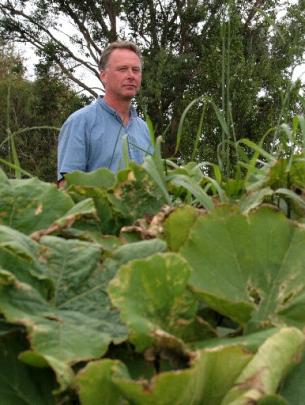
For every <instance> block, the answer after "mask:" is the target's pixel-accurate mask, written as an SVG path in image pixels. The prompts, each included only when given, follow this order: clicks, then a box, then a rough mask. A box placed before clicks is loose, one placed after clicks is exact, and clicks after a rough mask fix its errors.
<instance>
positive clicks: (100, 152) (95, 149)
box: [57, 97, 153, 180]
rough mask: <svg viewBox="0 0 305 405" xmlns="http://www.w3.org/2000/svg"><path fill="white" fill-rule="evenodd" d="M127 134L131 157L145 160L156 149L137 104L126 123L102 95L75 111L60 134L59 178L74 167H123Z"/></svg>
mask: <svg viewBox="0 0 305 405" xmlns="http://www.w3.org/2000/svg"><path fill="white" fill-rule="evenodd" d="M125 137H126V138H127V141H128V142H127V144H128V154H129V158H130V159H131V160H134V161H136V162H137V163H142V162H143V160H144V157H145V156H146V155H147V154H152V153H153V147H152V144H151V140H150V136H149V131H148V128H147V125H146V123H145V122H144V121H143V120H142V119H141V118H140V117H138V115H137V113H136V111H135V109H134V108H131V110H130V118H129V121H128V123H127V125H124V124H123V122H122V120H121V118H120V117H119V115H118V113H117V112H116V111H115V110H114V109H112V108H111V107H109V106H108V104H107V103H106V102H105V101H104V100H103V98H101V97H98V98H97V99H96V100H95V101H94V102H93V103H91V104H90V105H88V106H86V107H84V108H81V109H80V110H78V111H76V112H74V113H73V114H71V115H70V117H69V118H68V119H67V120H66V121H65V123H64V124H63V126H62V128H61V131H60V134H59V140H58V165H57V177H58V180H60V179H61V178H62V177H63V176H62V175H63V174H64V173H69V172H72V171H73V170H81V171H84V172H90V171H93V170H96V169H98V168H100V167H107V168H109V169H111V170H112V171H114V172H116V171H118V170H119V169H120V168H122V167H123V140H124V138H125Z"/></svg>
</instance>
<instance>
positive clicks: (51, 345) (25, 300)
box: [0, 236, 126, 388]
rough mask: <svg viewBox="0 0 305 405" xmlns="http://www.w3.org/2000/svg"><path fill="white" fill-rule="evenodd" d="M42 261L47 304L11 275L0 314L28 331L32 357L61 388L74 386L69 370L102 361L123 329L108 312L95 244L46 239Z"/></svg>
mask: <svg viewBox="0 0 305 405" xmlns="http://www.w3.org/2000/svg"><path fill="white" fill-rule="evenodd" d="M41 243H42V246H43V248H42V250H41V252H40V253H41V256H40V257H41V260H43V261H44V262H45V265H46V266H47V267H48V269H49V276H50V278H52V280H53V282H54V285H55V291H54V295H53V296H52V297H51V299H50V300H49V301H47V300H46V299H44V298H43V297H42V296H41V295H40V294H39V293H38V291H37V290H35V289H34V288H32V287H31V286H30V285H29V284H22V283H19V282H17V280H15V279H14V277H13V276H11V277H10V278H9V279H8V278H6V279H5V281H6V282H5V284H4V285H3V286H2V287H1V293H0V311H1V312H2V313H3V314H4V316H5V318H6V320H7V321H8V322H12V323H20V324H22V325H24V326H25V327H26V328H27V332H28V335H29V338H30V341H31V349H32V351H33V353H34V355H33V356H30V354H29V353H28V354H27V355H26V356H25V357H23V360H28V361H29V362H30V363H31V364H35V362H36V361H38V362H41V359H39V356H40V357H42V359H44V360H45V361H46V362H47V363H48V364H49V365H50V366H51V367H53V368H54V370H55V372H56V373H57V378H58V381H59V382H60V384H61V387H62V388H65V387H66V386H67V385H68V384H71V383H72V378H73V373H72V371H71V369H70V366H71V365H72V364H74V363H77V362H79V361H84V360H89V359H94V358H99V357H101V356H102V355H103V354H104V353H105V352H106V350H107V348H108V345H109V344H110V342H111V341H113V342H117V343H119V342H122V341H124V340H125V339H126V329H125V327H124V325H122V324H121V322H120V320H119V316H118V313H117V311H116V310H114V309H113V308H111V306H110V301H109V299H108V296H107V293H106V288H107V284H108V281H109V274H108V273H107V272H105V271H103V269H102V268H101V266H100V265H99V258H100V254H101V249H100V247H99V246H98V245H94V244H90V243H86V242H81V241H77V240H68V241H67V240H64V239H61V238H56V237H51V236H48V237H44V238H43V239H42V240H41Z"/></svg>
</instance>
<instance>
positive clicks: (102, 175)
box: [65, 167, 116, 190]
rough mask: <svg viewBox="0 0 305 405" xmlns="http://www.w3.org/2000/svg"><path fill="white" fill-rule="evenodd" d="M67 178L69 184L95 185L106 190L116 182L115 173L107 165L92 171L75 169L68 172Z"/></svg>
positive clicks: (94, 186)
mask: <svg viewBox="0 0 305 405" xmlns="http://www.w3.org/2000/svg"><path fill="white" fill-rule="evenodd" d="M65 180H66V182H67V185H68V186H84V187H86V188H88V187H90V188H91V187H93V188H102V189H105V190H110V189H112V188H113V187H114V185H115V182H116V178H115V174H114V173H113V172H112V171H111V170H109V169H107V168H105V167H101V168H100V169H97V170H95V171H94V172H90V173H84V172H81V171H79V170H75V171H74V172H72V173H67V174H66V175H65Z"/></svg>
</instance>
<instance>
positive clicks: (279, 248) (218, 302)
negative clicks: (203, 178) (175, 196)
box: [180, 207, 305, 331]
mask: <svg viewBox="0 0 305 405" xmlns="http://www.w3.org/2000/svg"><path fill="white" fill-rule="evenodd" d="M304 246H305V228H304V227H302V226H300V225H296V224H295V223H294V222H292V221H289V220H287V218H285V216H284V215H283V214H282V213H280V212H277V211H275V210H272V209H271V208H268V207H264V208H261V209H259V210H257V211H255V212H253V213H251V214H249V215H247V216H246V215H241V214H239V213H238V211H236V210H234V209H230V208H220V209H216V210H215V212H214V213H212V214H209V215H204V216H202V217H200V218H198V220H197V221H196V223H195V224H194V226H193V228H192V230H191V232H190V235H189V239H188V240H187V241H186V243H185V244H184V245H183V246H182V247H181V249H180V253H181V254H182V255H183V257H184V258H185V259H186V260H187V262H188V264H189V265H190V267H191V269H192V272H191V277H190V281H189V284H190V286H191V288H192V289H193V291H194V292H195V293H196V294H197V295H198V296H199V297H201V298H202V299H203V300H204V301H205V302H206V303H207V304H208V305H209V306H210V307H211V308H213V309H215V310H216V311H218V312H220V313H221V314H224V315H226V316H229V317H231V318H232V319H233V320H235V321H237V322H239V323H241V324H247V330H248V331H250V330H252V331H254V330H257V329H260V328H265V327H271V326H277V325H281V324H288V325H295V326H298V327H300V328H303V327H304V325H305V311H303V309H302V308H303V307H304V303H305V295H304V294H303V290H304V287H305V249H304Z"/></svg>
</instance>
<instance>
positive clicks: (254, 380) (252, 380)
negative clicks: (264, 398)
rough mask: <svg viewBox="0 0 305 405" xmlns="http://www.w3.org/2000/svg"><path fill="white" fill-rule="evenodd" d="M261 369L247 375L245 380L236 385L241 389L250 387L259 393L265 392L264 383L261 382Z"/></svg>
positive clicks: (244, 389) (245, 389) (246, 389)
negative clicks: (249, 375)
mask: <svg viewBox="0 0 305 405" xmlns="http://www.w3.org/2000/svg"><path fill="white" fill-rule="evenodd" d="M263 371H264V369H260V370H259V371H258V372H257V373H256V374H254V375H252V376H251V377H249V378H248V379H247V380H245V381H243V382H242V383H240V384H237V387H238V388H239V389H240V390H242V391H248V390H250V389H255V390H257V391H258V392H259V393H261V394H265V389H264V384H263V378H264V376H263V374H264V373H263Z"/></svg>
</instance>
